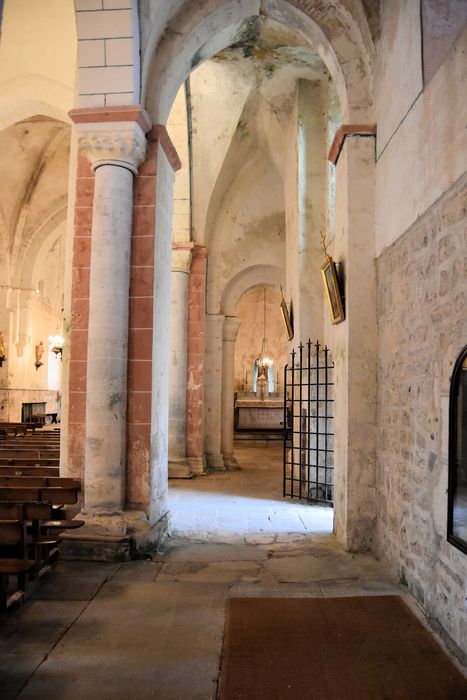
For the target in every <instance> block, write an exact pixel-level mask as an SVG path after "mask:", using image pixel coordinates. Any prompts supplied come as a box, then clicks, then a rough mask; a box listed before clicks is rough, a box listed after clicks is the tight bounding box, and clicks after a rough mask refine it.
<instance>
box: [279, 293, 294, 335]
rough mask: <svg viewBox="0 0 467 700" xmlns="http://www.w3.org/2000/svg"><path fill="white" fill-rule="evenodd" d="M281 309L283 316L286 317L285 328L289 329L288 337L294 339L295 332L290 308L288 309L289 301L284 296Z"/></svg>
mask: <svg viewBox="0 0 467 700" xmlns="http://www.w3.org/2000/svg"><path fill="white" fill-rule="evenodd" d="M281 311H282V318H283V319H284V323H285V329H286V331H287V336H288V339H289V340H293V335H294V334H293V326H292V320H291V318H290V314H289V309H288V306H287V303H286V301H285V299H284V297H282V300H281Z"/></svg>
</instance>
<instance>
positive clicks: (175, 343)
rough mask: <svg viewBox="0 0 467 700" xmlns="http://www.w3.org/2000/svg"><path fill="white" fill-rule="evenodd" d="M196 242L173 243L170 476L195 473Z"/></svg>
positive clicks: (186, 476) (176, 476) (183, 476)
mask: <svg viewBox="0 0 467 700" xmlns="http://www.w3.org/2000/svg"><path fill="white" fill-rule="evenodd" d="M192 248H193V243H173V244H172V289H171V304H170V305H171V315H170V370H169V371H170V376H169V381H170V385H169V397H170V398H169V479H170V478H172V479H173V478H178V479H189V478H191V477H192V476H193V474H192V472H191V469H190V466H189V463H188V459H187V453H186V394H187V345H188V281H189V276H190V267H191V250H192Z"/></svg>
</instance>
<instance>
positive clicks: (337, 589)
mask: <svg viewBox="0 0 467 700" xmlns="http://www.w3.org/2000/svg"><path fill="white" fill-rule="evenodd" d="M320 586H321V590H322V592H323V596H324V597H325V598H340V597H343V596H368V595H400V594H401V593H404V589H403V588H402V586H399V585H398V584H397V583H396V582H395V581H392V580H390V579H386V580H385V579H383V580H365V579H358V580H355V579H352V580H350V581H349V580H347V581H346V580H343V581H322V582H321V583H320Z"/></svg>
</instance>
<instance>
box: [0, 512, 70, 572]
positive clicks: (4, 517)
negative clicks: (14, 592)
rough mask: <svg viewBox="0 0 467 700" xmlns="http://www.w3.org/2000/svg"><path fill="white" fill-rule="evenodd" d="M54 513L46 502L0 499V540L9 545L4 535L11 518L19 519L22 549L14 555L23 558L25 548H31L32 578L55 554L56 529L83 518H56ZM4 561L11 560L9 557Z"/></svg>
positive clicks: (11, 568)
mask: <svg viewBox="0 0 467 700" xmlns="http://www.w3.org/2000/svg"><path fill="white" fill-rule="evenodd" d="M54 514H55V511H54V509H53V507H52V505H51V504H50V503H41V502H24V503H17V502H14V503H10V502H8V501H7V502H5V501H3V502H2V501H0V542H3V544H4V545H5V544H6V545H9V546H11V545H12V542H11V540H10V538H9V536H7V535H8V532H9V531H10V530H11V527H10V523H11V522H13V521H16V522H20V523H22V525H23V528H24V532H23V537H22V550H21V551H19V550H18V551H17V556H18V557H20V558H23V559H24V557H26V556H27V550H28V549H30V550H33V551H34V557H30V561H34V567H33V568H31V569H29V571H30V573H31V578H32V579H37V578H39V577H41V576H42V575H43V574H44V573H45V571H47V570H48V569H49V568H50V565H51V563H52V561H53V560H54V559H55V558H56V557H58V554H59V551H58V544H59V542H60V535H59V533H60V532H61V531H63V530H69V529H76V528H79V527H82V526H83V525H84V521H83V520H56V519H54ZM2 532H3V533H4V536H3V539H2V534H1V533H2ZM2 559H4V557H3V558H2V557H0V562H1V561H2ZM8 561H9V562H11V561H14V560H13V559H12V558H9V559H8ZM9 566H10V570H11V571H12V572H13V573H16V570H15V567H14V566H13V567H12V566H11V565H9ZM16 568H17V567H16ZM20 568H21V567H20ZM0 572H1V567H0Z"/></svg>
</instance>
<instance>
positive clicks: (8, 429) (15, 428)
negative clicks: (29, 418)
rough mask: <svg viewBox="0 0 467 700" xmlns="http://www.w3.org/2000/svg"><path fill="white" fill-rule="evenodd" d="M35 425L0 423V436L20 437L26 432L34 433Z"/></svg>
mask: <svg viewBox="0 0 467 700" xmlns="http://www.w3.org/2000/svg"><path fill="white" fill-rule="evenodd" d="M36 428H37V425H36V424H35V423H13V422H8V423H0V434H5V435H20V434H21V433H22V434H26V433H27V432H28V431H29V432H31V433H35V432H36Z"/></svg>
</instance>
